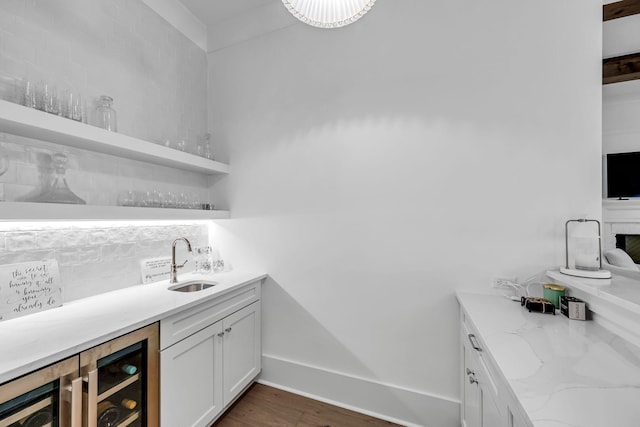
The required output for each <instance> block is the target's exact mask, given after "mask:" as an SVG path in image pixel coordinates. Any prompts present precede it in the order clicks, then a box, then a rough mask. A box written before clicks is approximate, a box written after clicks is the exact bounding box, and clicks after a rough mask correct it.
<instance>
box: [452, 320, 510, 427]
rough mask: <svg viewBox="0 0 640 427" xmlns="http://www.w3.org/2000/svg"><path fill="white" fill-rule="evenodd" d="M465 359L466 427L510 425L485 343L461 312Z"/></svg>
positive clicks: (463, 388) (464, 422) (464, 408)
mask: <svg viewBox="0 0 640 427" xmlns="http://www.w3.org/2000/svg"><path fill="white" fill-rule="evenodd" d="M460 344H461V355H462V357H461V362H462V371H463V375H462V385H461V387H462V391H463V404H462V408H461V420H462V425H463V426H464V427H499V426H504V425H506V424H505V422H504V420H505V419H506V418H505V416H504V415H503V412H504V409H505V408H504V404H502V402H500V400H499V397H498V387H497V384H496V381H495V379H494V378H493V377H492V375H491V374H490V372H489V368H488V366H487V362H486V361H485V359H484V357H483V355H482V351H483V350H482V345H481V343H480V341H479V339H478V338H477V336H476V334H474V333H473V330H472V329H471V328H470V327H469V325H468V324H467V323H466V319H465V317H464V314H463V315H462V316H461V333H460Z"/></svg>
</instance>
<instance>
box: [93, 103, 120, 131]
mask: <svg viewBox="0 0 640 427" xmlns="http://www.w3.org/2000/svg"><path fill="white" fill-rule="evenodd" d="M112 103H113V98H111V97H110V96H107V95H102V96H101V97H100V98H99V99H98V106H97V107H96V120H97V123H96V124H97V126H98V127H101V128H102V129H106V130H109V131H111V132H117V131H118V119H117V116H116V111H115V110H114V109H113V108H111V104H112Z"/></svg>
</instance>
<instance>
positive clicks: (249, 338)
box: [160, 281, 262, 427]
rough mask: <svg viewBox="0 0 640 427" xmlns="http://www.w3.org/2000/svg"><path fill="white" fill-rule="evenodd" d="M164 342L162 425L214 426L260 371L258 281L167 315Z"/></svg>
mask: <svg viewBox="0 0 640 427" xmlns="http://www.w3.org/2000/svg"><path fill="white" fill-rule="evenodd" d="M160 346H161V351H160V425H161V426H163V427H175V426H181V427H183V426H184V427H199V426H208V425H211V424H212V423H213V421H214V420H215V419H216V418H217V417H218V416H219V415H220V414H221V413H222V411H223V410H224V409H225V408H226V407H227V406H228V405H230V404H231V403H232V402H233V401H234V400H235V398H236V397H238V396H239V395H240V394H241V393H242V391H244V390H245V389H246V387H247V386H248V385H250V384H251V383H252V382H253V380H254V379H255V378H256V377H257V375H258V374H259V373H260V369H261V365H260V361H261V354H262V350H261V328H260V282H259V281H258V282H254V283H251V284H248V285H246V286H244V287H242V288H239V289H236V290H234V291H232V292H230V293H228V294H225V295H221V296H220V297H218V298H215V299H213V300H210V301H207V302H205V303H202V304H200V305H198V306H195V307H192V308H190V309H188V310H185V311H183V312H180V313H177V314H175V315H173V316H171V317H169V318H166V319H163V320H162V321H161V322H160Z"/></svg>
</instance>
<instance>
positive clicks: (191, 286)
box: [169, 280, 218, 292]
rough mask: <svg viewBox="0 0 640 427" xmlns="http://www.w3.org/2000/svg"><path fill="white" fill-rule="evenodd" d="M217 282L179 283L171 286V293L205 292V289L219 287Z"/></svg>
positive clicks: (193, 281) (196, 281) (194, 281)
mask: <svg viewBox="0 0 640 427" xmlns="http://www.w3.org/2000/svg"><path fill="white" fill-rule="evenodd" d="M217 284H218V283H217V282H207V281H204V280H191V281H189V282H184V283H178V284H176V285H173V286H170V287H169V290H170V291H176V292H198V291H203V290H205V289H209V288H212V287H214V286H215V285H217Z"/></svg>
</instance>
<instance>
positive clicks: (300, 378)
mask: <svg viewBox="0 0 640 427" xmlns="http://www.w3.org/2000/svg"><path fill="white" fill-rule="evenodd" d="M258 382H259V383H262V384H265V385H269V386H272V387H275V388H279V389H282V390H286V391H290V392H292V393H296V394H299V395H302V396H306V397H310V398H312V399H315V400H319V401H322V402H326V403H329V404H332V405H335V406H339V407H342V408H345V409H350V410H352V411H356V412H360V413H363V414H367V415H371V416H373V417H376V418H380V419H383V420H386V421H391V422H394V423H396V424H400V425H404V426H407V427H458V426H460V402H459V401H457V400H452V399H450V398H447V397H443V396H437V395H433V394H427V393H424V392H421V391H416V390H409V389H406V388H403V387H398V386H395V385H390V384H385V383H382V382H378V381H375V380H370V379H366V378H360V377H356V376H352V375H349V374H345V373H341V372H336V371H332V370H327V369H324V368H320V367H317V366H310V365H307V364H303V363H299V362H294V361H291V360H285V359H282V358H279V357H276V356H271V355H264V354H263V355H262V373H261V374H260V376H259V377H258Z"/></svg>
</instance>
